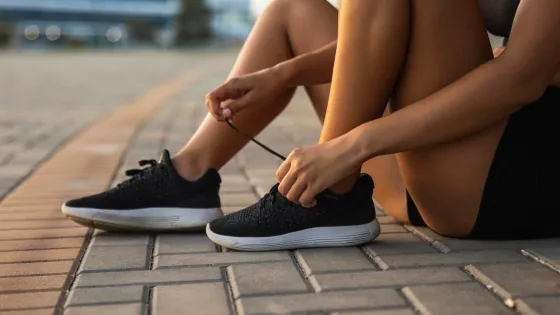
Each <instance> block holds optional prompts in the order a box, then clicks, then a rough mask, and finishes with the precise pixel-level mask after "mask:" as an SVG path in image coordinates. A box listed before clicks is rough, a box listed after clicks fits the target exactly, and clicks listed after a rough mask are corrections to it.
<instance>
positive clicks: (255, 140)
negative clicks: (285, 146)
mask: <svg viewBox="0 0 560 315" xmlns="http://www.w3.org/2000/svg"><path fill="white" fill-rule="evenodd" d="M226 122H227V124H228V125H229V126H230V127H231V128H232V129H233V130H235V131H237V132H238V133H239V134H241V135H243V136H244V137H245V138H247V139H249V140H251V141H253V142H254V143H256V144H257V145H258V146H259V147H261V148H263V149H265V150H266V151H267V152H269V153H270V154H272V155H274V156H276V157H278V158H279V159H281V160H282V161H285V160H286V157H285V156H283V155H282V154H280V153H278V152H276V151H274V150H272V149H271V148H269V147H267V146H266V145H264V144H262V143H260V142H259V141H257V139H255V138H253V137H252V136H250V135H248V134H246V133H244V132H242V131H241V130H239V129H237V127H235V126H234V125H233V124H232V123H231V122H230V121H229V120H227V119H226ZM323 193H324V191H323V192H321V193H319V195H321V194H323ZM276 194H278V184H276V185H274V186H273V187H272V188H271V189H270V191H269V192H268V193H267V194H266V195H264V197H263V198H264V201H266V200H267V198H268V197H269V196H272V204H274V202H275V201H276ZM335 198H336V197H335ZM337 199H338V198H337ZM286 200H287V199H286ZM264 203H265V202H263V203H262V204H261V207H262V206H263V205H264ZM290 203H292V204H294V205H295V203H293V202H291V201H290Z"/></svg>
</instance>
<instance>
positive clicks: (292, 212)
mask: <svg viewBox="0 0 560 315" xmlns="http://www.w3.org/2000/svg"><path fill="white" fill-rule="evenodd" d="M372 193H373V181H372V179H371V177H369V175H366V174H363V175H362V176H360V178H359V179H358V180H357V181H356V184H355V185H354V187H353V188H352V190H351V191H350V192H348V193H346V194H344V195H336V194H333V193H332V192H329V191H328V190H326V191H324V192H322V193H321V194H319V195H318V196H317V197H316V200H317V205H315V206H314V207H313V208H311V209H307V208H304V207H302V206H300V205H298V204H295V203H293V202H291V201H289V200H288V199H286V198H285V197H284V196H283V195H282V194H280V193H279V192H278V184H276V185H275V186H274V187H272V189H271V190H270V193H268V194H266V195H265V196H264V197H263V198H262V199H261V200H259V201H258V202H257V203H256V204H254V205H252V206H250V207H248V208H245V209H243V210H240V211H238V212H235V213H232V214H229V215H226V216H225V217H222V218H218V219H216V220H214V221H212V222H210V223H209V224H208V225H207V226H206V234H207V235H208V237H209V238H210V239H211V240H212V241H213V242H214V243H216V244H218V245H221V246H224V247H227V248H231V249H237V250H247V251H265V250H281V249H294V248H302V247H330V246H353V245H359V244H363V243H367V242H369V241H371V240H373V239H375V238H376V237H377V236H378V235H379V232H380V227H379V223H378V222H377V220H376V218H375V207H374V204H373V200H372V198H371V195H372Z"/></svg>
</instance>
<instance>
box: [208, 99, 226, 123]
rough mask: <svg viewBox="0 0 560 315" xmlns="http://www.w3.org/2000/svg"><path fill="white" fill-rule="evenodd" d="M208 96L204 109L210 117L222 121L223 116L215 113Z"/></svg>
mask: <svg viewBox="0 0 560 315" xmlns="http://www.w3.org/2000/svg"><path fill="white" fill-rule="evenodd" d="M209 95H210V94H207V95H206V108H207V109H208V112H209V113H210V115H212V117H214V118H215V119H217V120H223V119H224V118H223V116H222V115H221V113H220V112H219V111H218V112H217V111H216V108H215V107H214V106H213V105H212V101H211V100H210V97H209Z"/></svg>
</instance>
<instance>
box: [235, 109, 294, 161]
mask: <svg viewBox="0 0 560 315" xmlns="http://www.w3.org/2000/svg"><path fill="white" fill-rule="evenodd" d="M226 122H227V124H228V125H229V126H230V127H231V129H233V130H235V131H237V132H238V133H239V134H241V135H242V136H244V137H245V138H247V139H249V140H251V141H252V142H254V143H255V144H256V145H258V146H259V147H261V148H263V149H265V150H266V151H267V152H268V153H270V154H272V155H274V156H276V157H277V158H279V159H281V160H282V161H285V160H286V157H285V156H283V155H282V154H280V153H278V152H276V151H274V150H272V149H271V148H269V147H267V146H266V145H264V144H262V143H260V142H259V141H257V139H255V138H253V137H252V136H250V135H248V134H246V133H244V132H243V131H241V130H239V129H237V127H235V126H234V125H233V124H232V123H231V121H229V120H228V119H226Z"/></svg>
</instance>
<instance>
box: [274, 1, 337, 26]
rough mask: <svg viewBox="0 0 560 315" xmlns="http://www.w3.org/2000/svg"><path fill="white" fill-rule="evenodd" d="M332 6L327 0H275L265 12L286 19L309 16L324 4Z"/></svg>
mask: <svg viewBox="0 0 560 315" xmlns="http://www.w3.org/2000/svg"><path fill="white" fill-rule="evenodd" d="M325 5H326V6H331V4H329V3H328V2H327V1H326V0H306V1H301V0H274V1H272V3H271V4H270V5H268V7H267V8H266V10H265V14H266V15H269V14H271V15H272V16H276V17H283V18H284V19H285V20H284V21H286V22H288V21H290V20H291V19H293V18H297V17H303V18H308V17H309V15H310V14H313V13H317V10H318V9H320V8H322V7H324V6H325Z"/></svg>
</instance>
